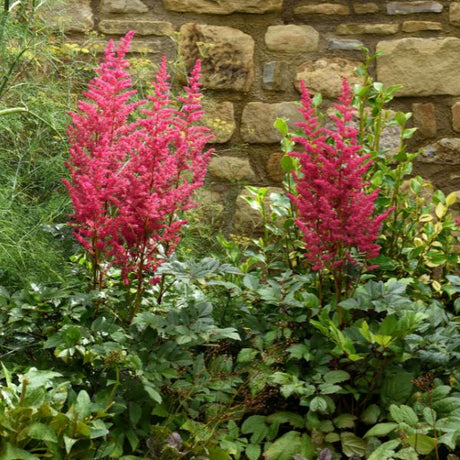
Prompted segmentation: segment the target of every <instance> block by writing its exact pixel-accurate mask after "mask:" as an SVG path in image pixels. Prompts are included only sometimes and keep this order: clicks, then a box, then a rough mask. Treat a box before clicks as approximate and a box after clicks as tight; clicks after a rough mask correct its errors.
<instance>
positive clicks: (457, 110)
mask: <svg viewBox="0 0 460 460" xmlns="http://www.w3.org/2000/svg"><path fill="white" fill-rule="evenodd" d="M452 128H453V130H454V131H457V132H460V102H456V103H455V104H454V105H453V106H452Z"/></svg>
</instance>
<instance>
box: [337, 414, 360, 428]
mask: <svg viewBox="0 0 460 460" xmlns="http://www.w3.org/2000/svg"><path fill="white" fill-rule="evenodd" d="M356 419H357V417H356V415H352V414H340V415H339V416H338V417H336V418H335V419H334V420H333V422H334V425H335V426H336V427H337V428H354V427H355V420H356Z"/></svg>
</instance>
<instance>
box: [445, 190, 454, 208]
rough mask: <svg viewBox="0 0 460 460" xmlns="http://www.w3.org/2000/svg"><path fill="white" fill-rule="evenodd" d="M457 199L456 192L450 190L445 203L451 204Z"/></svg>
mask: <svg viewBox="0 0 460 460" xmlns="http://www.w3.org/2000/svg"><path fill="white" fill-rule="evenodd" d="M456 201H457V192H451V193H449V195H447V197H446V205H447V206H452V205H453V204H454V203H456Z"/></svg>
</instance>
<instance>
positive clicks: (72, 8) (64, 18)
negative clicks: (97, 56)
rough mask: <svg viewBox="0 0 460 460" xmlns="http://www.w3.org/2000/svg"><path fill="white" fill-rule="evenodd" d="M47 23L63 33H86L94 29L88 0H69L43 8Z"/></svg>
mask: <svg viewBox="0 0 460 460" xmlns="http://www.w3.org/2000/svg"><path fill="white" fill-rule="evenodd" d="M44 11H45V14H46V20H47V23H48V24H50V26H51V27H52V28H55V29H59V30H62V31H64V32H88V31H89V30H91V29H92V28H93V27H94V17H93V10H92V9H91V1H90V0H69V1H67V2H66V3H57V4H55V5H52V6H49V5H48V3H47V4H46V5H45V8H44Z"/></svg>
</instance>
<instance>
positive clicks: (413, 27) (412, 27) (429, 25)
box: [402, 21, 442, 32]
mask: <svg viewBox="0 0 460 460" xmlns="http://www.w3.org/2000/svg"><path fill="white" fill-rule="evenodd" d="M402 30H403V32H420V31H421V30H442V24H441V23H440V22H434V21H404V22H403V25H402Z"/></svg>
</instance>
